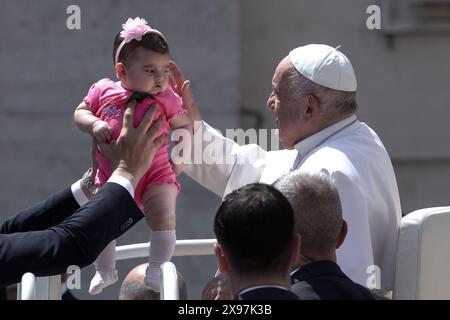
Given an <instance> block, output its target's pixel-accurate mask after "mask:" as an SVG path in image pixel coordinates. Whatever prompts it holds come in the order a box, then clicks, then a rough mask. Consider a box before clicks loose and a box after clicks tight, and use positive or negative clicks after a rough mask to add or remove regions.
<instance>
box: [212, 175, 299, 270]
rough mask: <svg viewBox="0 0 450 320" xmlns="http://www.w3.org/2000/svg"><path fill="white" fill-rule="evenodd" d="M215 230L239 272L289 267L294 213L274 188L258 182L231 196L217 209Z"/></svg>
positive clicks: (224, 249) (236, 191) (232, 263)
mask: <svg viewBox="0 0 450 320" xmlns="http://www.w3.org/2000/svg"><path fill="white" fill-rule="evenodd" d="M214 232H215V234H216V237H217V241H218V242H219V244H220V245H221V246H222V248H223V251H224V253H225V255H226V256H227V258H228V263H229V264H230V266H231V267H232V268H234V270H235V271H236V272H237V273H239V274H241V275H242V274H252V273H265V272H266V273H270V272H287V271H288V270H289V263H290V259H291V252H292V245H293V236H294V212H293V210H292V207H291V205H290V204H289V201H288V200H287V199H286V198H285V197H284V196H283V194H282V193H281V192H279V191H278V190H277V189H275V188H274V187H272V186H270V185H266V184H261V183H254V184H249V185H247V186H244V187H242V188H240V189H237V190H235V191H233V192H232V193H230V194H229V195H227V196H226V197H225V199H224V201H223V202H222V204H221V205H220V206H219V208H218V210H217V213H216V217H215V220H214Z"/></svg>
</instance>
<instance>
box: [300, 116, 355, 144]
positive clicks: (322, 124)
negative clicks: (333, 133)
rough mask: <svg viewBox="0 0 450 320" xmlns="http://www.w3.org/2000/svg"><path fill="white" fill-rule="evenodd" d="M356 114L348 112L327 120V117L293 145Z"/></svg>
mask: <svg viewBox="0 0 450 320" xmlns="http://www.w3.org/2000/svg"><path fill="white" fill-rule="evenodd" d="M354 114H355V113H348V114H343V115H341V116H338V117H335V118H333V119H331V120H326V119H324V120H322V121H321V122H320V123H319V124H317V125H314V126H313V128H314V129H313V130H311V131H309V133H308V134H307V135H305V136H302V137H299V138H298V139H297V140H296V141H295V143H294V144H293V146H295V145H296V144H298V143H300V142H301V141H303V140H305V139H307V138H309V137H311V136H313V135H315V134H316V133H318V132H320V131H322V130H324V129H326V128H328V127H331V126H332V125H334V124H336V123H338V122H340V121H342V120H344V119H347V118H349V117H351V116H353V115H354Z"/></svg>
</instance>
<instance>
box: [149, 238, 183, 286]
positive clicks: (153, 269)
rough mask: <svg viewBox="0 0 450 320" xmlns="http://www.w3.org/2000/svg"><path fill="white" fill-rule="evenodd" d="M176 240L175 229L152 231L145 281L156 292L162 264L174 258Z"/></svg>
mask: <svg viewBox="0 0 450 320" xmlns="http://www.w3.org/2000/svg"><path fill="white" fill-rule="evenodd" d="M176 241H177V238H176V234H175V230H164V231H152V233H151V235H150V257H149V265H148V267H147V270H146V272H145V279H144V283H145V285H146V286H147V287H149V288H151V289H152V290H154V291H156V292H159V285H160V277H161V269H160V267H161V264H163V263H164V262H167V261H170V258H172V254H173V251H174V250H175V244H176Z"/></svg>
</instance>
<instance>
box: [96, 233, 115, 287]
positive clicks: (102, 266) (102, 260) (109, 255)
mask: <svg viewBox="0 0 450 320" xmlns="http://www.w3.org/2000/svg"><path fill="white" fill-rule="evenodd" d="M94 266H95V270H96V272H95V275H94V277H93V278H92V280H91V285H90V286H89V294H91V295H96V294H99V293H100V292H102V291H103V289H104V288H106V287H107V286H110V285H112V284H113V283H115V282H117V280H118V276H117V270H116V240H113V241H111V242H110V243H109V244H108V245H107V246H106V247H105V249H103V251H102V252H101V253H100V254H99V255H98V257H97V259H96V260H95V262H94Z"/></svg>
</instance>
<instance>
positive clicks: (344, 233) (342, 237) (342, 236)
mask: <svg viewBox="0 0 450 320" xmlns="http://www.w3.org/2000/svg"><path fill="white" fill-rule="evenodd" d="M347 231H348V226H347V222H346V221H345V220H342V228H341V233H339V238H338V241H337V243H336V249H337V248H339V247H340V246H341V245H342V243H343V242H344V240H345V237H346V236H347Z"/></svg>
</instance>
